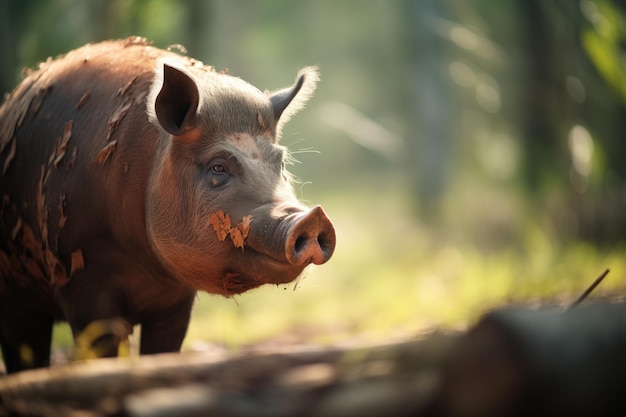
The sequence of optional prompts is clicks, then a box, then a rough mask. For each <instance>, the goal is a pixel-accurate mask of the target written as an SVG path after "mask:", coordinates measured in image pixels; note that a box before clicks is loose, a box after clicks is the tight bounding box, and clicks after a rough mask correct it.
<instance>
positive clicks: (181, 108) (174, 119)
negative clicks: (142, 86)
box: [148, 63, 200, 136]
mask: <svg viewBox="0 0 626 417" xmlns="http://www.w3.org/2000/svg"><path fill="white" fill-rule="evenodd" d="M159 69H160V68H159ZM149 97H150V98H149V99H148V113H149V114H150V116H151V118H152V119H153V121H154V119H156V121H157V122H158V123H159V124H160V125H161V127H163V129H165V130H166V131H167V132H168V133H171V134H172V135H174V136H181V135H183V134H185V133H187V132H189V131H190V130H191V129H192V128H193V127H194V126H195V123H196V112H197V111H198V104H199V101H200V94H199V92H198V87H197V86H196V82H195V81H194V80H193V78H191V76H190V75H189V74H187V73H186V72H184V71H183V70H181V69H178V68H175V67H173V66H170V65H168V64H166V63H163V67H162V72H161V71H158V69H157V76H156V78H155V81H154V83H153V85H152V89H151V91H150V96H149Z"/></svg>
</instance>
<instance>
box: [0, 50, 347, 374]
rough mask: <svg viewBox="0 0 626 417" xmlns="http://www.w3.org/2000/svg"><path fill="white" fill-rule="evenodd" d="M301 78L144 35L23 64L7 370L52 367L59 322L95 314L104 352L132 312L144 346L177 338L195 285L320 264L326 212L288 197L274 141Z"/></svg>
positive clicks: (15, 114)
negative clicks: (208, 62)
mask: <svg viewBox="0 0 626 417" xmlns="http://www.w3.org/2000/svg"><path fill="white" fill-rule="evenodd" d="M163 62H164V63H166V65H164V63H163ZM155 70H156V73H157V75H155ZM307 77H308V79H307ZM311 77H313V78H315V74H314V73H312V72H309V73H307V72H303V73H301V74H300V77H299V79H298V82H297V83H296V85H294V87H293V88H291V89H285V90H282V91H280V92H278V93H275V94H266V93H261V92H260V91H258V90H256V89H255V88H254V87H252V86H250V85H249V84H247V83H245V82H243V81H241V80H239V79H237V78H234V77H230V76H228V75H224V74H219V73H216V72H214V71H213V70H212V69H211V68H207V67H204V66H202V64H201V63H199V62H197V61H193V60H191V59H188V58H185V57H180V56H178V55H176V54H173V53H169V52H166V51H163V50H160V49H157V48H153V47H150V46H149V45H147V44H146V42H145V41H144V40H143V39H139V38H130V39H127V40H125V41H110V42H104V43H101V44H95V45H87V46H85V47H83V48H80V49H77V50H75V51H72V52H70V53H68V54H67V55H65V56H64V57H62V58H60V59H57V60H55V61H51V62H47V63H45V64H42V65H41V68H40V69H39V70H37V71H35V72H33V73H31V74H30V75H29V76H28V77H27V78H26V79H25V80H24V81H23V82H22V83H21V84H20V86H18V88H17V89H16V90H15V91H14V92H13V93H12V94H11V95H10V96H9V98H8V99H7V101H6V102H5V104H4V105H3V107H2V108H0V146H1V147H2V152H1V153H0V169H2V176H1V177H0V193H1V195H2V198H3V200H2V206H1V212H0V215H1V216H0V221H1V223H0V228H1V229H0V343H1V345H2V349H3V354H4V358H5V363H6V365H7V369H8V370H9V371H10V372H11V371H17V370H20V369H25V368H30V367H40V366H45V365H47V363H48V361H49V345H50V334H51V328H52V324H53V321H54V320H67V321H69V323H70V325H71V327H72V330H73V332H74V334H75V336H78V335H79V334H81V332H83V331H84V330H85V328H86V327H87V326H88V325H89V324H90V323H94V322H95V323H100V325H102V326H104V327H102V328H101V329H100V331H101V332H102V334H103V335H104V336H103V337H101V338H99V340H98V343H94V346H95V347H94V349H96V351H97V350H98V349H100V351H99V352H97V354H99V355H103V356H110V355H113V354H115V352H116V348H117V343H118V342H119V339H120V338H123V337H124V336H125V334H124V332H125V331H126V330H125V327H124V326H126V325H132V324H137V323H141V324H142V334H141V352H142V353H158V352H168V351H177V350H179V349H180V345H181V343H182V340H183V338H184V335H185V332H186V329H187V325H188V322H189V316H190V311H191V307H192V303H193V299H194V296H195V292H196V290H204V291H208V292H211V293H217V294H223V295H231V294H236V293H240V292H243V291H246V290H248V289H250V288H253V287H256V286H259V285H262V284H264V283H282V282H289V281H291V280H293V279H294V278H295V277H297V276H298V275H299V274H300V272H301V271H302V269H303V268H304V267H305V266H306V265H308V264H309V263H311V262H313V263H323V262H325V261H326V260H327V259H328V258H329V257H330V255H331V254H332V251H333V248H334V239H335V237H334V231H333V229H332V224H331V223H330V222H329V220H328V219H327V218H326V217H325V215H324V213H323V210H321V208H319V207H317V208H314V209H312V210H308V211H307V209H306V208H303V207H302V206H301V205H300V204H298V202H297V200H296V199H295V197H294V196H293V190H292V187H291V184H290V183H289V181H288V179H287V174H286V173H285V172H284V171H283V169H284V167H283V158H284V150H283V148H281V147H280V146H278V145H276V139H277V136H278V134H279V129H280V126H281V124H282V123H284V121H285V120H284V119H285V118H286V116H288V115H289V113H292V112H293V111H294V110H297V108H295V107H297V106H298V105H299V104H303V103H304V102H305V101H306V99H307V98H308V96H307V94H310V92H311V91H312V89H313V88H314V83H315V80H314V79H313V80H312V79H311ZM306 90H309V91H306ZM225 215H227V216H228V219H226V220H224V219H225ZM219 219H221V220H219ZM228 220H230V224H228V223H227V222H228ZM220 227H221V228H222V229H223V230H222V234H221V235H220V232H219V230H218V229H220ZM224 233H225V235H224ZM120 323H122V325H120ZM97 336H100V335H99V334H98V335H97Z"/></svg>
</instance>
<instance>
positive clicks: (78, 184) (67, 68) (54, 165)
mask: <svg viewBox="0 0 626 417" xmlns="http://www.w3.org/2000/svg"><path fill="white" fill-rule="evenodd" d="M170 55H171V56H172V58H173V59H182V58H175V57H177V56H176V55H174V54H170V53H167V52H164V51H162V50H159V49H157V48H153V47H150V46H149V45H148V44H147V43H146V41H145V40H143V39H141V38H129V39H126V40H123V41H107V42H103V43H99V44H94V45H86V46H84V47H82V48H80V49H77V50H74V51H72V52H70V53H68V54H66V55H64V56H63V57H60V58H57V59H56V60H52V61H50V60H49V61H48V62H45V63H43V64H41V65H40V68H39V69H38V70H36V71H34V72H32V73H30V74H29V75H28V76H27V77H26V78H25V79H24V81H23V82H22V83H21V84H20V85H19V86H18V87H17V88H16V89H15V91H14V92H13V93H12V94H11V95H10V96H9V97H8V98H7V100H6V102H5V103H4V105H3V106H2V108H0V148H1V152H0V170H2V171H1V176H0V195H1V197H2V206H1V212H0V213H1V217H0V221H1V223H0V228H1V231H0V290H1V287H2V286H3V281H4V282H5V283H6V280H16V279H17V280H22V281H24V280H28V281H32V280H35V281H40V280H42V279H43V282H51V283H53V284H57V285H63V284H64V283H65V282H66V281H67V280H68V279H69V276H70V275H71V273H72V270H76V269H78V268H81V265H80V264H81V262H84V260H83V259H81V254H82V253H84V251H85V249H86V248H85V247H84V246H85V245H89V244H90V243H89V242H91V241H98V242H106V241H107V240H114V239H116V233H117V232H116V231H115V230H114V229H115V228H118V229H119V228H126V229H128V230H127V231H128V236H134V239H136V242H126V244H127V245H128V246H129V247H133V246H136V245H143V244H145V239H144V236H145V231H144V230H143V223H142V222H143V211H144V204H143V197H144V193H145V188H146V182H147V178H148V176H149V173H150V167H151V164H152V160H153V157H154V154H155V152H156V149H157V147H158V146H159V141H158V133H157V130H156V128H155V127H154V126H152V125H151V124H150V123H149V122H148V117H147V115H146V104H145V100H146V96H147V94H148V92H149V88H150V84H151V82H152V79H153V77H154V67H155V65H156V61H157V60H158V59H159V58H161V57H164V56H170ZM104 249H106V248H103V250H104ZM92 252H94V250H92ZM16 277H17V278H16Z"/></svg>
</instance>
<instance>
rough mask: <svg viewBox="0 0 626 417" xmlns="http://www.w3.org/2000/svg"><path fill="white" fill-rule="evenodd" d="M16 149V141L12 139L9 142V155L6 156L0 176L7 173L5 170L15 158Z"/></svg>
mask: <svg viewBox="0 0 626 417" xmlns="http://www.w3.org/2000/svg"><path fill="white" fill-rule="evenodd" d="M16 149H17V140H16V139H15V138H13V139H12V140H11V148H9V155H7V159H6V160H5V161H4V168H2V175H4V174H6V173H7V169H9V165H11V162H12V161H13V158H15V150H16Z"/></svg>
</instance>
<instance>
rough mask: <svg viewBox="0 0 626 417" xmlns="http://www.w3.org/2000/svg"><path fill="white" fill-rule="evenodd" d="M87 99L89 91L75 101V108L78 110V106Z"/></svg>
mask: <svg viewBox="0 0 626 417" xmlns="http://www.w3.org/2000/svg"><path fill="white" fill-rule="evenodd" d="M87 100H89V91H87V92H86V93H85V94H83V96H82V97H81V98H80V100H78V103H76V110H80V108H81V107H83V106H84V105H85V103H86V102H87Z"/></svg>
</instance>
